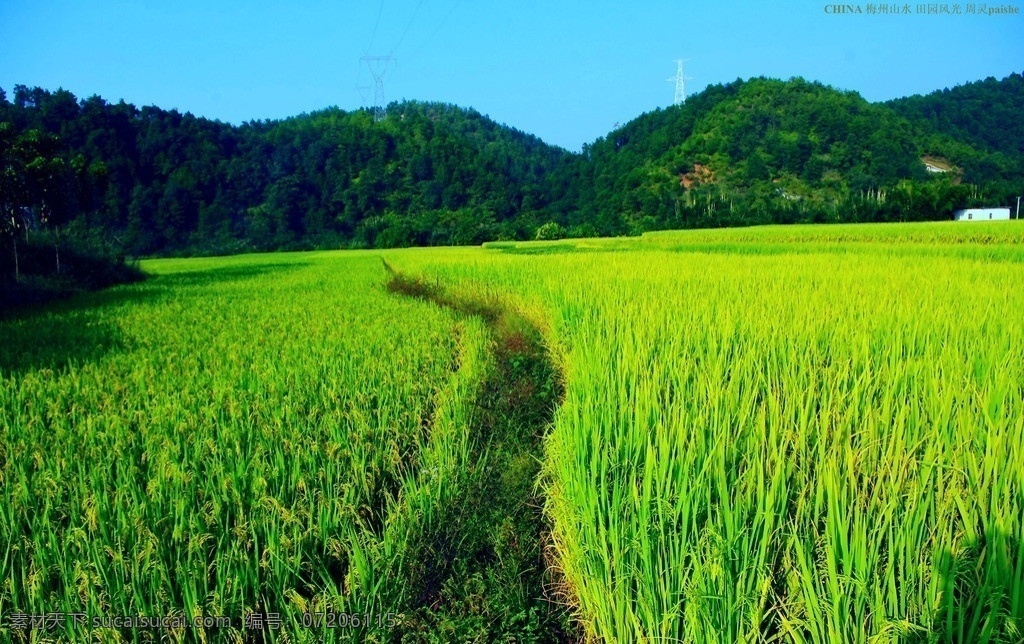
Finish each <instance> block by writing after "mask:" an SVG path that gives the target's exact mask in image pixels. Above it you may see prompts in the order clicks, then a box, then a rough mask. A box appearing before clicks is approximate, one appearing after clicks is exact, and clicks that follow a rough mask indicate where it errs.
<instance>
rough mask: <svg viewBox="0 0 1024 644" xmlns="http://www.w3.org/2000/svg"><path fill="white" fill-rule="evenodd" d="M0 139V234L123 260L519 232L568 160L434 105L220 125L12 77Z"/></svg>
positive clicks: (474, 115) (461, 239)
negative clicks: (108, 252) (69, 228)
mask: <svg viewBox="0 0 1024 644" xmlns="http://www.w3.org/2000/svg"><path fill="white" fill-rule="evenodd" d="M0 146H2V147H0V154H2V156H0V163H3V167H4V168H5V175H9V176H10V177H12V180H11V181H10V182H9V183H10V184H11V185H9V186H6V187H4V186H0V189H2V190H3V196H4V199H3V202H2V204H0V205H2V206H3V207H4V209H5V212H4V215H5V216H4V220H5V221H7V220H14V221H15V224H14V225H13V226H11V225H8V233H10V232H12V230H11V229H12V228H17V229H18V230H20V231H21V232H22V233H26V232H28V231H33V232H35V231H37V230H39V229H45V228H46V226H42V225H41V224H42V223H43V219H48V221H49V223H50V224H52V225H59V226H63V225H70V224H72V223H74V224H75V225H76V226H77V228H78V229H79V234H88V235H89V236H90V237H92V238H97V239H99V240H100V241H101V242H103V243H108V244H114V245H117V246H118V247H119V248H120V249H121V250H123V251H124V252H126V253H128V254H132V255H150V254H169V253H171V254H173V253H223V252H240V251H246V250H272V249H297V248H311V247H332V248H337V247H339V246H352V247H365V246H403V245H414V244H418V245H427V244H474V243H480V242H483V241H486V240H489V239H496V238H498V237H508V238H513V237H523V236H526V235H530V234H532V233H533V230H534V229H536V228H537V226H538V225H539V224H540V223H543V218H546V217H548V216H549V215H548V214H547V213H545V207H546V205H547V202H548V201H549V200H550V199H549V195H548V189H547V188H546V185H547V182H548V177H549V176H552V175H555V174H557V173H556V169H557V168H558V167H560V166H561V165H562V164H563V163H564V160H565V159H566V158H568V157H569V156H570V155H569V153H568V152H566V151H565V150H562V149H561V148H556V147H553V146H550V145H547V144H545V143H544V142H542V141H541V140H540V139H538V138H537V137H535V136H531V135H528V134H525V133H523V132H520V131H518V130H515V129H513V128H510V127H506V126H504V125H500V124H498V123H495V122H494V121H492V120H490V119H489V118H487V117H485V116H483V115H481V114H480V113H478V112H476V111H474V110H471V109H462V108H458V107H454V106H452V105H445V104H438V103H418V102H405V103H395V104H392V105H391V106H390V107H389V116H388V118H387V119H386V120H384V121H381V122H375V121H374V119H373V117H372V116H371V114H370V113H369V112H367V111H364V110H360V111H355V112H345V111H342V110H338V109H328V110H323V111H320V112H315V113H313V114H305V115H302V116H298V117H294V118H290V119H286V120H282V121H264V122H251V123H247V124H245V125H242V126H232V125H228V124H225V123H221V122H218V121H210V120H208V119H203V118H196V117H194V116H192V115H191V114H180V113H178V112H177V111H173V110H171V111H168V110H162V109H160V108H157V107H143V108H142V109H138V108H136V107H135V106H133V105H130V104H127V103H124V102H121V103H118V104H109V103H107V102H106V101H104V100H103V99H101V98H99V97H95V96H94V97H91V98H88V99H85V100H82V101H79V100H77V99H76V98H75V97H74V96H73V95H72V94H71V93H70V92H67V91H57V92H52V93H51V92H47V91H45V90H41V89H38V88H37V89H28V88H26V87H23V86H19V87H17V88H15V92H14V97H13V100H12V101H7V100H6V97H5V96H4V95H3V93H2V92H0ZM40 166H45V167H46V168H48V170H47V174H46V176H45V177H43V176H42V175H39V173H38V172H34V171H33V170H32V168H34V167H40ZM41 213H50V214H51V215H54V216H51V217H48V218H47V217H40V216H39V215H40V214H41ZM58 214H59V216H56V215H58ZM51 227H52V226H51Z"/></svg>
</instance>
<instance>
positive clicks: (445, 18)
mask: <svg viewBox="0 0 1024 644" xmlns="http://www.w3.org/2000/svg"><path fill="white" fill-rule="evenodd" d="M459 2H461V0H455V4H453V5H452V8H451V9H449V10H448V13H446V14H445V15H444V18H442V19H441V22H439V23H438V25H437V27H435V28H434V31H433V32H431V34H430V35H429V36H427V39H426V40H424V41H423V43H422V44H420V46H419V47H418V48H417V49H416V53H414V54H413V55H412V56H410V58H415V57H416V56H418V55H419V53H420V52H421V51H423V49H424V48H425V47H426V46H427V45H428V44H430V41H431V40H433V39H434V36H436V35H437V32H439V31H441V27H443V26H444V23H446V22H448V18H450V17H451V15H452V14H453V13H455V10H456V9H457V8H458V6H459Z"/></svg>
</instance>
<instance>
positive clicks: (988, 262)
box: [396, 222, 1024, 642]
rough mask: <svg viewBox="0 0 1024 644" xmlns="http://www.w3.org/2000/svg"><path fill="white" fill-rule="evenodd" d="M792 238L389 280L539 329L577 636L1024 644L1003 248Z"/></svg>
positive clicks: (1022, 314)
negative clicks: (561, 379)
mask: <svg viewBox="0 0 1024 644" xmlns="http://www.w3.org/2000/svg"><path fill="white" fill-rule="evenodd" d="M957 226H959V227H957ZM787 230H788V229H784V228H782V227H778V228H773V229H767V230H760V229H750V230H741V231H715V232H707V231H701V232H694V233H672V234H662V235H649V236H647V237H645V238H644V239H642V240H637V241H628V240H611V241H603V240H588V241H584V242H560V243H554V244H528V245H509V244H505V245H495V246H492V247H491V248H490V249H489V251H488V253H489V254H487V255H479V256H476V257H475V258H474V259H473V260H472V261H468V260H467V258H466V257H464V256H460V257H458V258H457V259H451V260H446V259H445V258H444V257H443V256H441V255H438V256H435V257H432V258H428V257H426V256H416V257H409V258H407V259H406V260H405V264H404V265H405V266H406V267H407V268H408V269H409V270H415V271H421V272H423V273H425V274H427V275H433V276H435V278H437V279H440V280H442V281H445V282H447V283H449V284H452V285H453V286H454V287H455V288H458V289H462V290H465V291H473V290H478V289H480V288H486V289H488V290H491V291H493V290H498V291H508V293H509V296H508V298H509V300H510V301H512V302H514V303H516V304H517V305H518V306H521V307H523V308H525V309H527V310H530V311H534V312H535V316H536V317H537V318H538V319H540V320H541V321H542V322H546V324H547V327H548V329H549V331H548V338H549V341H550V343H551V346H552V350H553V351H554V352H555V353H556V354H557V355H558V357H559V362H560V364H561V365H562V366H563V368H564V370H565V374H566V379H567V389H566V396H565V401H564V403H563V404H562V406H561V407H560V409H559V411H558V413H557V416H556V423H555V427H554V429H553V431H552V433H551V435H550V437H549V439H548V443H547V450H546V457H545V472H544V480H543V484H544V486H545V490H546V493H547V495H548V499H547V511H548V515H549V517H550V519H551V521H552V522H553V531H554V534H553V537H554V547H555V549H556V551H557V555H558V560H559V565H560V568H561V571H562V574H564V577H565V587H566V592H567V595H568V596H569V597H570V598H571V601H572V602H573V603H574V605H575V607H576V609H577V611H578V615H579V618H580V620H581V622H582V623H583V625H584V627H585V628H586V630H587V632H588V633H590V634H591V635H592V636H596V637H598V638H601V639H605V640H608V641H694V642H733V641H762V640H780V641H790V642H836V641H847V642H868V641H972V642H973V641H1007V642H1010V641H1021V640H1024V402H1022V400H1024V390H1022V386H1024V261H1022V260H1024V252H1022V250H1024V249H1022V245H1021V242H1022V233H1024V229H1022V227H1021V225H1020V224H1017V223H1016V222H1001V225H1000V226H996V225H992V226H984V227H978V228H972V227H970V226H966V227H964V226H963V225H962V224H958V225H942V224H938V225H936V224H932V225H914V226H862V227H852V226H851V227H842V230H840V228H839V227H820V228H816V229H812V228H809V227H805V228H802V229H800V230H793V231H789V233H796V234H793V236H787ZM837 235H838V236H837ZM396 262H397V260H396ZM397 263H399V265H400V266H401V265H402V263H401V262H397ZM482 285H485V286H482Z"/></svg>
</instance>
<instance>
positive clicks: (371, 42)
mask: <svg viewBox="0 0 1024 644" xmlns="http://www.w3.org/2000/svg"><path fill="white" fill-rule="evenodd" d="M383 13H384V0H380V8H378V9H377V21H376V22H374V23H373V34H372V35H371V36H370V44H369V45H368V46H367V47H366V51H364V52H363V53H364V54H369V53H370V50H371V49H373V41H374V40H376V39H377V27H379V26H380V16H381V14H383Z"/></svg>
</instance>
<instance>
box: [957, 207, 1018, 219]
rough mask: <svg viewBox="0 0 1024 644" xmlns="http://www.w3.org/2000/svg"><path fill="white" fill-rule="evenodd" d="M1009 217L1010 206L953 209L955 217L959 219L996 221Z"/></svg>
mask: <svg viewBox="0 0 1024 644" xmlns="http://www.w3.org/2000/svg"><path fill="white" fill-rule="evenodd" d="M1009 218H1010V209H1009V208H963V209H961V210H955V211H953V219H955V220H957V221H995V220H997V219H1009Z"/></svg>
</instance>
